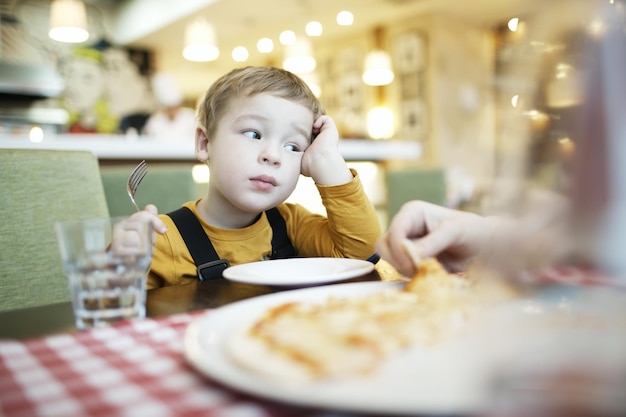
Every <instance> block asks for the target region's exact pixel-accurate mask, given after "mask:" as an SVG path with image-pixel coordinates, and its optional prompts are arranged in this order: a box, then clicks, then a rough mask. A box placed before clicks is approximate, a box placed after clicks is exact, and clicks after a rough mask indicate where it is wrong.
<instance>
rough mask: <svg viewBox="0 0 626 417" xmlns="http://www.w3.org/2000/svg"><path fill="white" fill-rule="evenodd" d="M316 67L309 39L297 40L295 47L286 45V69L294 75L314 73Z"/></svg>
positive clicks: (284, 65)
mask: <svg viewBox="0 0 626 417" xmlns="http://www.w3.org/2000/svg"><path fill="white" fill-rule="evenodd" d="M316 66H317V62H316V61H315V57H314V56H313V45H312V44H311V41H310V40H309V39H308V38H304V37H300V38H296V41H295V42H294V44H293V45H285V58H284V60H283V68H284V69H286V70H287V71H291V72H293V73H294V74H304V73H308V72H312V71H314V70H315V67H316Z"/></svg>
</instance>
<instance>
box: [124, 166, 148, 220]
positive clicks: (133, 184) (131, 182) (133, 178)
mask: <svg viewBox="0 0 626 417" xmlns="http://www.w3.org/2000/svg"><path fill="white" fill-rule="evenodd" d="M147 173H148V164H146V161H145V160H144V161H141V162H140V163H139V165H137V166H136V167H135V169H133V172H131V173H130V176H129V177H128V181H126V192H127V193H128V197H130V201H132V203H133V205H134V206H135V208H136V209H137V211H139V210H140V209H139V206H138V205H137V203H136V202H135V193H136V192H137V188H139V184H141V181H142V180H143V177H145V176H146V174H147Z"/></svg>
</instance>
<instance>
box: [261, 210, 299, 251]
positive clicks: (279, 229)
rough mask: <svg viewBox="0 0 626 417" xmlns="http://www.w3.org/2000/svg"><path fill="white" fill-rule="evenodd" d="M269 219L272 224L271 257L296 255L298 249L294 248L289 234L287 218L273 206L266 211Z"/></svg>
mask: <svg viewBox="0 0 626 417" xmlns="http://www.w3.org/2000/svg"><path fill="white" fill-rule="evenodd" d="M265 215H266V216H267V220H268V221H269V222H270V226H272V256H271V259H285V258H293V257H295V256H296V250H295V249H294V247H293V245H292V244H291V241H290V240H289V236H288V235H287V225H286V224H285V219H283V216H281V215H280V212H279V211H278V209H277V208H276V207H274V208H271V209H269V210H267V211H266V212H265Z"/></svg>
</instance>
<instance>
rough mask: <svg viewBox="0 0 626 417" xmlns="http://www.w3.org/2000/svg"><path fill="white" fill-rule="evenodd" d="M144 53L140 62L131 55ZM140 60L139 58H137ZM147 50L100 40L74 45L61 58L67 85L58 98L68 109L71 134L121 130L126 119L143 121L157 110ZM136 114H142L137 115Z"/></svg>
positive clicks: (139, 126)
mask: <svg viewBox="0 0 626 417" xmlns="http://www.w3.org/2000/svg"><path fill="white" fill-rule="evenodd" d="M142 55H144V58H143V59H142V60H140V61H141V62H139V64H140V65H137V64H136V63H135V62H134V61H133V60H132V59H131V57H133V56H134V57H137V56H142ZM135 59H137V58H135ZM148 66H149V58H147V52H142V53H140V52H138V51H134V52H132V53H131V51H129V50H127V49H125V48H119V47H115V46H112V45H110V44H108V43H107V42H99V43H97V44H95V45H93V46H88V47H85V46H79V47H75V48H74V49H73V50H72V51H71V52H70V53H69V54H67V55H66V56H64V57H63V58H62V59H61V60H60V66H59V70H60V72H61V75H62V76H63V77H64V79H65V82H66V88H65V90H64V91H63V93H62V94H61V96H60V97H59V102H60V104H61V105H62V106H63V107H64V108H65V109H66V110H67V111H68V112H69V116H70V118H69V125H68V126H67V129H68V131H69V132H70V133H119V132H121V131H123V130H124V129H125V128H127V126H126V124H127V123H126V120H137V121H138V126H131V127H135V129H137V130H138V131H140V130H141V127H142V126H143V124H142V121H144V122H145V119H147V117H148V116H149V114H150V113H151V112H153V111H154V110H155V103H154V98H153V97H152V93H151V90H150V85H149V80H148V78H147V76H145V75H143V74H142V71H143V72H146V73H147V72H149V69H148ZM137 115H143V116H142V117H139V118H137Z"/></svg>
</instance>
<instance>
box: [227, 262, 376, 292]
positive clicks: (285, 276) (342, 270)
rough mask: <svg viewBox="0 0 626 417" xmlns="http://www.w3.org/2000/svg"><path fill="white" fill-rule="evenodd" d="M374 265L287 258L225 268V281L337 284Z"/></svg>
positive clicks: (368, 269) (287, 284) (360, 273)
mask: <svg viewBox="0 0 626 417" xmlns="http://www.w3.org/2000/svg"><path fill="white" fill-rule="evenodd" d="M373 269H374V264H373V263H371V262H369V261H362V260H359V259H346V258H289V259H275V260H270V261H259V262H251V263H247V264H241V265H236V266H231V267H230V268H226V269H225V270H224V272H223V276H224V278H226V279H229V280H231V281H237V282H245V283H248V284H262V285H280V286H293V287H297V286H304V285H313V284H323V283H327V282H334V281H341V280H343V279H348V278H354V277H358V276H361V275H365V274H368V273H370V272H371V271H372V270H373Z"/></svg>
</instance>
